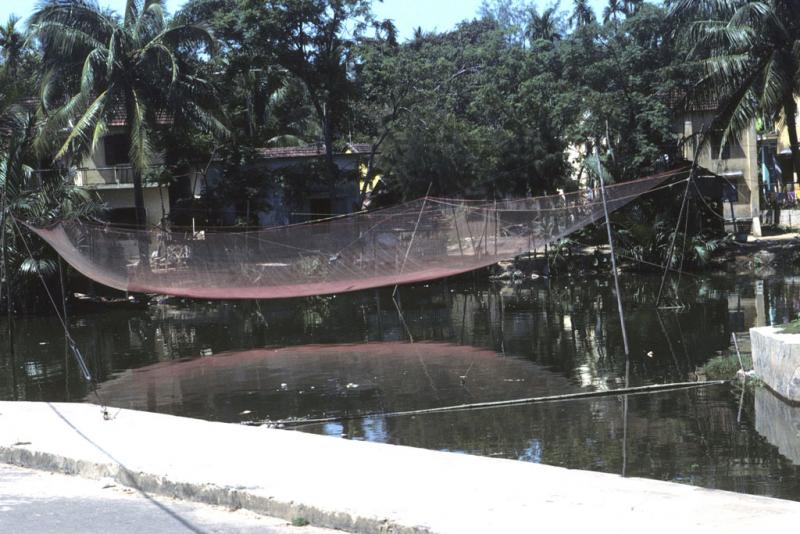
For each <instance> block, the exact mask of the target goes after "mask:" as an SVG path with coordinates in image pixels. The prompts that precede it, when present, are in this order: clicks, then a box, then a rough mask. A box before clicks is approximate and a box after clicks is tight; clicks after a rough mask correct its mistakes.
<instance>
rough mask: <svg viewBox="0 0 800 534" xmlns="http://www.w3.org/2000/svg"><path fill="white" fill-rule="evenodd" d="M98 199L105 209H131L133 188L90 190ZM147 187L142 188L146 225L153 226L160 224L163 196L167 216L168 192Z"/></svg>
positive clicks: (99, 188)
mask: <svg viewBox="0 0 800 534" xmlns="http://www.w3.org/2000/svg"><path fill="white" fill-rule="evenodd" d="M91 189H93V190H94V191H95V193H97V195H98V196H99V197H100V200H101V202H103V203H104V204H105V205H106V207H107V208H109V209H116V208H133V207H134V202H133V186H119V187H113V188H112V187H98V188H91ZM160 189H161V193H160V194H159V187H156V186H148V187H145V188H144V208H145V210H146V212H147V224H148V225H150V226H155V225H157V224H159V223H160V222H161V215H162V211H161V200H162V196H163V200H164V209H165V210H166V214H167V215H169V191H168V190H167V188H165V187H162V188H160Z"/></svg>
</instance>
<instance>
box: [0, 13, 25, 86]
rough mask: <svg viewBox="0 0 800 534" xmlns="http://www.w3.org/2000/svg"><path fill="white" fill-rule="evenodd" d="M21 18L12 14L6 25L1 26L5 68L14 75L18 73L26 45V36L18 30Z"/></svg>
mask: <svg viewBox="0 0 800 534" xmlns="http://www.w3.org/2000/svg"><path fill="white" fill-rule="evenodd" d="M18 22H19V18H18V17H15V16H14V15H11V16H10V17H8V21H7V22H6V24H5V26H0V49H2V51H3V52H2V56H3V68H4V69H5V70H6V71H7V72H8V73H9V74H11V75H12V76H16V74H17V65H19V60H20V58H21V57H22V50H23V49H24V47H25V36H23V35H22V33H21V32H19V31H17V23H18Z"/></svg>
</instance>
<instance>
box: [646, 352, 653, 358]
mask: <svg viewBox="0 0 800 534" xmlns="http://www.w3.org/2000/svg"><path fill="white" fill-rule="evenodd" d="M653 356H655V353H654V352H653V351H652V350H650V351H648V352H647V357H648V358H652V357H653Z"/></svg>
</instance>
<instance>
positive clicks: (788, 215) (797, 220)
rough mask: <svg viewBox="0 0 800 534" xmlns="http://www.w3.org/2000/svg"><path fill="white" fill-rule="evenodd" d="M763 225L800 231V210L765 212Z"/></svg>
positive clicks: (762, 215)
mask: <svg viewBox="0 0 800 534" xmlns="http://www.w3.org/2000/svg"><path fill="white" fill-rule="evenodd" d="M761 223H762V224H771V225H775V226H779V227H781V228H787V229H790V230H800V209H780V210H773V209H769V210H765V211H763V212H762V213H761Z"/></svg>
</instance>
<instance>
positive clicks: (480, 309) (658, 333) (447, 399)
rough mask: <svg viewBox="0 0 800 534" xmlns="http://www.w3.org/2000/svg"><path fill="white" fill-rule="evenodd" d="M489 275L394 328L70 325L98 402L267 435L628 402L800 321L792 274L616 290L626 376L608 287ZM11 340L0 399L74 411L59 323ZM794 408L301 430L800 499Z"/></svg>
mask: <svg viewBox="0 0 800 534" xmlns="http://www.w3.org/2000/svg"><path fill="white" fill-rule="evenodd" d="M484 279H485V276H467V277H463V278H460V279H457V280H449V281H441V282H437V283H432V284H428V285H425V286H415V287H403V288H401V289H400V291H399V300H400V307H401V308H402V314H401V313H399V312H398V309H397V308H396V306H395V304H394V302H393V301H392V298H391V296H392V292H391V289H389V290H380V291H371V292H364V293H356V294H352V295H342V296H338V297H330V298H313V299H299V300H292V301H280V302H219V303H217V302H189V301H186V302H183V301H179V300H169V301H165V302H164V303H161V304H159V305H153V306H151V307H150V308H148V309H146V310H138V311H130V310H125V311H120V310H116V311H104V312H103V313H85V314H82V315H77V314H73V315H72V316H71V317H70V326H71V329H72V332H73V337H74V338H75V340H76V341H77V342H78V345H79V346H80V347H81V350H82V351H83V353H84V355H85V356H86V357H87V360H88V361H89V365H90V367H91V368H92V370H93V371H94V372H95V374H96V375H97V378H98V380H99V382H100V388H99V394H100V396H101V397H102V399H103V401H104V402H106V403H108V404H109V405H111V406H120V407H131V408H138V409H145V410H152V411H159V412H164V413H173V414H179V415H187V416H192V417H201V418H206V419H213V420H220V421H229V422H259V421H265V420H273V421H274V420H280V419H287V418H319V417H329V416H336V415H344V414H359V413H361V414H364V413H382V414H385V413H388V412H395V411H402V410H416V409H422V408H430V407H436V406H450V405H454V404H462V403H474V402H483V401H494V400H505V399H514V398H522V397H535V396H545V395H556V394H562V393H570V392H576V391H587V390H606V389H615V388H620V387H623V386H624V385H625V382H626V368H627V369H628V371H629V372H628V383H629V385H631V386H637V385H646V384H657V383H666V382H674V381H685V380H687V377H689V376H690V374H691V373H692V372H693V371H694V370H695V369H696V367H697V366H699V365H701V364H703V363H704V362H706V361H707V360H708V359H709V358H711V357H713V356H714V355H715V354H716V353H717V352H718V351H721V350H727V349H728V347H729V342H730V335H731V332H732V331H743V330H746V329H747V328H749V327H750V326H754V325H757V324H771V323H779V322H783V321H785V320H790V319H794V318H795V317H796V315H797V313H798V311H800V278H798V279H795V278H793V277H786V276H780V277H774V278H770V279H768V280H756V279H752V278H744V277H742V278H733V277H730V276H718V277H717V276H711V277H705V278H694V277H686V278H684V284H683V289H682V291H681V294H680V299H679V300H675V301H674V304H676V305H681V308H680V309H676V310H672V311H661V312H658V313H657V312H656V311H655V310H654V308H653V305H652V302H653V301H654V297H655V292H656V291H657V286H658V279H657V278H655V277H649V276H641V275H630V274H626V275H625V276H624V278H623V284H624V287H623V293H624V297H625V306H626V313H627V318H628V327H629V335H630V340H631V357H630V361H629V365H628V366H626V360H625V357H624V354H623V348H622V337H621V333H620V327H619V322H618V319H617V315H616V302H615V301H614V300H613V297H612V293H611V291H610V287H609V281H608V280H607V279H605V278H603V277H599V278H577V277H576V278H574V279H573V278H569V277H562V278H558V279H554V280H552V281H547V280H539V281H535V282H530V283H528V284H526V285H521V286H513V287H506V286H497V285H490V284H488V283H486V282H484V281H483V280H484ZM0 327H2V328H3V332H4V331H5V326H4V325H0ZM16 331H17V360H16V365H15V366H12V365H11V361H10V359H9V356H8V354H7V352H6V351H5V347H4V348H3V352H2V355H1V356H0V357H1V358H2V359H0V397H2V398H4V399H11V398H17V399H28V400H59V401H60V400H73V401H80V400H83V399H84V398H85V397H86V395H87V392H86V388H85V386H84V384H83V383H82V382H81V379H80V377H79V376H78V375H77V370H76V368H75V365H74V362H73V361H71V360H69V359H65V353H64V344H63V336H62V330H61V326H60V324H59V323H58V322H57V320H56V319H55V318H37V317H32V318H22V319H19V320H17V321H16ZM409 334H410V336H411V337H413V339H414V340H415V341H416V343H413V344H412V343H409V342H408V340H409ZM3 343H5V342H4V341H3ZM648 352H652V356H649V355H648ZM12 367H13V371H14V372H12ZM90 400H91V399H90ZM799 411H800V409H798V408H791V407H787V406H785V405H784V404H782V403H780V401H778V400H777V399H775V398H774V397H773V396H772V394H771V393H769V392H768V391H766V390H756V391H755V392H750V393H746V394H744V395H740V390H739V389H737V388H735V387H733V386H718V387H709V388H704V389H693V390H685V391H678V392H669V393H659V394H650V395H639V396H628V397H627V399H626V398H624V397H621V396H609V397H603V398H595V399H591V400H574V401H568V402H558V403H549V404H535V405H527V406H517V407H509V408H496V409H487V410H479V411H464V412H457V413H446V414H435V415H420V416H414V417H410V416H403V417H386V416H383V415H370V416H369V417H366V418H363V419H356V420H352V421H347V422H341V423H340V422H334V423H326V424H316V425H308V426H305V427H302V428H301V429H302V430H303V431H309V432H317V433H324V434H330V435H334V436H342V437H344V438H350V439H365V440H372V441H380V442H387V443H397V444H403V445H411V446H419V447H427V448H432V449H441V450H450V451H459V452H466V453H471V454H482V455H487V456H496V457H505V458H514V459H520V460H523V461H532V462H542V463H547V464H552V465H561V466H566V467H572V468H579V469H591V470H598V471H606V472H612V473H620V474H622V473H624V474H625V475H628V476H641V477H650V478H656V479H663V480H673V481H679V482H686V483H690V484H696V485H701V486H706V487H712V488H720V489H727V490H733V491H741V492H747V493H755V494H763V495H771V496H780V497H784V498H791V499H796V500H800V467H798V465H796V464H800V434H798V431H800V424H798V422H799V421H800V415H799V413H800V412H799Z"/></svg>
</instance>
